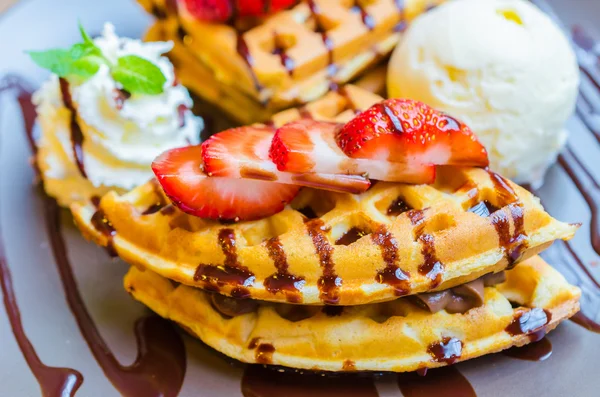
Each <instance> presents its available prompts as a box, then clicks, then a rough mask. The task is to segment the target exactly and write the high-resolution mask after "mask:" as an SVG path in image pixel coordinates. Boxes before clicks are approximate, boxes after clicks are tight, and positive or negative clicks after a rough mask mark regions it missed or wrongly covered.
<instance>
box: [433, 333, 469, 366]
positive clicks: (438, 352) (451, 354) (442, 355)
mask: <svg viewBox="0 0 600 397" xmlns="http://www.w3.org/2000/svg"><path fill="white" fill-rule="evenodd" d="M462 348H463V343H462V341H461V340H459V339H456V338H450V337H447V336H446V337H444V338H443V339H442V340H441V341H439V342H436V343H432V344H431V345H429V347H428V348H427V352H428V353H429V355H430V356H431V357H432V358H433V360H434V361H437V362H444V363H446V364H448V365H450V364H454V363H455V362H456V360H458V359H459V358H460V356H461V354H462Z"/></svg>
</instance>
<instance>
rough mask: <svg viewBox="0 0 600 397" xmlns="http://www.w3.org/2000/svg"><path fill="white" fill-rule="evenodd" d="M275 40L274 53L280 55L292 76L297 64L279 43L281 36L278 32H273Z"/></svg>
mask: <svg viewBox="0 0 600 397" xmlns="http://www.w3.org/2000/svg"><path fill="white" fill-rule="evenodd" d="M273 41H274V43H275V45H274V48H273V54H275V55H279V58H280V59H281V66H283V67H284V68H285V70H286V71H287V73H288V74H289V75H290V76H292V75H293V74H294V68H295V66H296V64H295V62H294V60H293V59H292V58H290V57H289V56H288V54H287V53H286V51H285V48H284V47H283V46H281V45H280V44H279V38H278V36H277V33H276V32H275V33H273Z"/></svg>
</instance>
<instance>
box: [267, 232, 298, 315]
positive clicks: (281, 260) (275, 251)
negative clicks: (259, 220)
mask: <svg viewBox="0 0 600 397" xmlns="http://www.w3.org/2000/svg"><path fill="white" fill-rule="evenodd" d="M265 246H266V247H267V250H268V252H269V258H271V260H272V261H273V263H274V265H275V268H276V269H277V272H276V273H273V274H272V275H270V276H269V277H267V278H266V279H265V283H264V284H265V288H266V289H267V291H269V292H270V293H272V294H276V293H278V292H280V291H283V292H285V296H286V299H287V301H288V302H292V303H300V302H301V300H302V296H301V295H300V290H301V289H302V287H303V286H304V277H297V276H294V275H293V274H291V273H290V272H289V270H288V268H289V264H288V262H287V255H286V253H285V250H284V249H283V246H282V245H281V241H279V237H273V238H271V239H269V240H267V241H266V242H265Z"/></svg>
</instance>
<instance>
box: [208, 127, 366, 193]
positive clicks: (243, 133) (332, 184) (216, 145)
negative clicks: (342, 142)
mask: <svg viewBox="0 0 600 397" xmlns="http://www.w3.org/2000/svg"><path fill="white" fill-rule="evenodd" d="M274 133H275V129H274V128H271V127H240V128H232V129H229V130H226V131H223V132H220V133H218V134H215V135H213V136H211V137H210V138H209V139H208V140H206V141H205V142H204V143H203V144H202V159H203V161H204V171H205V172H206V174H207V175H209V176H211V177H228V178H245V179H259V180H264V181H272V182H275V181H276V182H279V183H286V184H292V185H299V186H308V187H314V188H318V189H325V190H333V191H336V192H343V193H362V192H364V191H365V190H367V189H368V188H369V186H370V185H371V183H370V182H369V180H368V179H367V178H365V177H363V176H360V175H345V174H338V175H336V174H335V173H320V172H303V171H300V172H297V173H291V172H281V171H279V170H278V169H277V167H276V166H275V164H274V163H273V162H272V161H271V159H270V158H269V148H270V147H271V141H272V140H273V136H274ZM342 154H343V153H342Z"/></svg>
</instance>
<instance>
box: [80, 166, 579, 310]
mask: <svg viewBox="0 0 600 397" xmlns="http://www.w3.org/2000/svg"><path fill="white" fill-rule="evenodd" d="M166 203H167V200H166V199H165V197H164V196H163V193H162V190H161V189H160V187H159V186H158V184H157V183H155V182H149V183H147V184H145V185H143V186H140V187H138V188H136V189H134V190H132V191H130V192H129V193H126V194H124V195H122V196H119V195H117V194H116V193H109V194H107V195H106V196H104V197H103V198H102V201H101V203H100V208H101V212H96V211H97V209H96V208H95V207H94V205H92V204H91V203H90V204H88V205H74V206H73V207H72V211H73V213H74V216H75V221H76V223H77V224H78V226H79V228H80V229H81V230H82V231H83V233H84V235H86V236H87V237H88V238H90V239H92V240H94V241H95V242H96V243H98V244H101V245H104V246H106V245H109V244H110V245H112V247H113V248H114V249H115V250H116V252H117V253H118V254H119V256H121V257H122V258H123V259H124V260H125V261H127V262H129V263H131V264H136V265H138V266H140V267H144V268H148V269H150V270H152V271H155V272H157V273H159V274H160V275H162V276H164V277H167V278H170V279H172V280H176V281H179V282H181V283H184V284H187V285H192V286H197V287H202V288H206V289H210V290H212V291H219V292H221V293H223V294H227V295H233V296H251V297H252V298H255V299H260V300H270V301H290V302H294V303H304V304H324V303H325V304H340V305H355V304H364V303H369V302H376V301H383V300H390V299H394V298H395V297H396V296H399V295H406V294H415V293H419V292H425V291H430V290H436V289H437V290H439V289H446V288H450V287H453V286H456V285H458V284H463V283H465V282H468V281H471V280H474V279H476V278H478V277H480V276H481V275H483V274H486V273H489V272H498V271H500V270H503V269H505V268H507V267H509V266H511V265H514V264H515V263H517V262H518V261H520V260H523V259H526V258H528V257H530V256H532V255H535V254H537V253H539V252H540V251H542V250H543V249H545V248H547V247H548V246H549V245H550V244H551V243H552V242H553V241H554V240H555V239H569V238H571V237H572V236H573V234H574V233H575V231H576V230H577V225H570V224H565V223H562V222H559V221H557V220H555V219H553V218H552V217H551V216H550V215H548V214H547V213H546V212H545V211H544V209H543V208H542V206H541V205H540V203H539V200H538V199H537V198H535V197H534V196H533V195H531V194H530V193H529V192H528V191H526V190H525V189H523V188H521V187H519V186H517V185H515V184H513V183H511V182H509V181H507V180H505V179H503V178H502V177H500V176H498V175H497V174H494V173H492V172H488V171H486V170H483V169H478V168H464V169H461V168H455V167H449V168H443V167H440V169H439V172H438V177H437V180H436V183H435V184H434V185H405V184H399V183H394V184H392V183H381V182H380V183H377V184H375V186H373V187H372V188H371V189H369V190H368V191H367V192H365V193H363V194H360V195H352V194H341V193H332V192H328V191H321V190H313V189H303V190H302V191H301V192H300V194H299V195H298V196H297V197H296V198H295V199H294V201H293V202H292V203H291V205H288V206H286V208H285V209H284V210H283V211H282V212H280V213H278V214H275V215H273V216H271V217H268V218H265V219H261V220H258V221H249V222H239V223H234V224H228V225H224V224H221V223H219V222H217V221H210V220H204V219H200V218H197V217H194V216H191V215H187V214H184V213H182V212H180V211H178V210H176V209H175V208H173V207H172V206H170V205H169V206H167V207H166V209H165V208H163V209H162V210H161V211H158V212H153V213H148V209H149V208H150V209H152V211H155V210H156V209H158V208H160V207H161V206H164V205H166ZM157 204H158V206H157ZM473 207H474V210H481V209H482V207H485V208H489V209H490V212H492V214H491V215H489V216H486V214H483V216H482V215H478V214H476V213H475V212H471V211H468V210H469V209H472V208H473ZM152 211H150V212H152ZM92 218H94V219H92ZM93 220H94V222H95V225H94V222H93ZM106 222H109V223H110V224H112V227H113V228H114V230H116V232H115V233H114V236H111V237H110V238H108V237H107V233H106V232H107V230H106V229H104V228H103V227H102V226H103V225H105V223H106ZM98 226H100V228H98ZM102 231H104V233H102ZM346 244H348V245H346Z"/></svg>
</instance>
